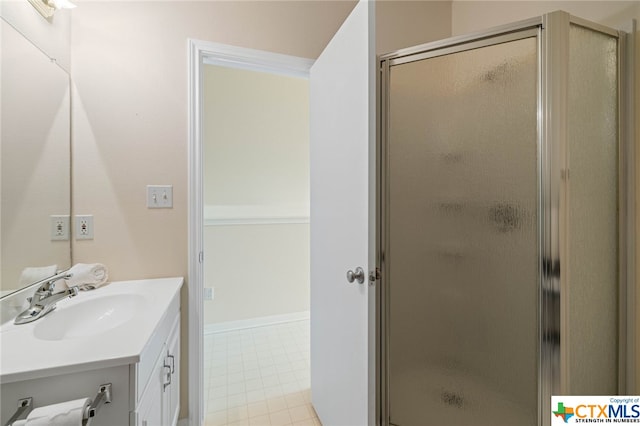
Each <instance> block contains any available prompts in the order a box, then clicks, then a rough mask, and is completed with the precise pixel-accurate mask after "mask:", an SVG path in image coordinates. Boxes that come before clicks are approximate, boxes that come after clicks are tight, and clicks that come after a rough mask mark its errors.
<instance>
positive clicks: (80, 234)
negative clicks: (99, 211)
mask: <svg viewBox="0 0 640 426" xmlns="http://www.w3.org/2000/svg"><path fill="white" fill-rule="evenodd" d="M75 224H76V226H75V231H76V233H75V236H76V240H93V216H92V215H76V220H75Z"/></svg>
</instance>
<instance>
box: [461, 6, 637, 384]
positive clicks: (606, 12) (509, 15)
mask: <svg viewBox="0 0 640 426" xmlns="http://www.w3.org/2000/svg"><path fill="white" fill-rule="evenodd" d="M452 8H453V20H452V30H453V35H458V34H464V33H467V32H472V31H477V30H481V29H483V28H488V27H491V26H496V25H501V24H506V23H509V22H513V21H517V20H521V19H526V18H531V17H535V16H540V15H542V14H545V13H548V12H552V11H554V10H564V11H566V12H569V13H571V14H573V15H575V16H578V17H581V18H584V19H588V20H591V21H595V22H599V23H601V24H604V25H608V26H611V27H614V28H620V27H621V26H625V25H626V24H628V23H629V21H630V20H631V19H636V20H637V21H638V22H640V2H638V1H626V2H621V1H539V2H533V1H493V2H492V1H454V2H453V6H452ZM635 43H636V51H635V56H636V67H635V69H636V75H635V79H636V91H635V105H636V118H635V123H636V131H635V132H636V147H637V146H640V108H639V107H638V106H640V84H638V82H640V31H638V32H636V35H635ZM636 164H637V166H636V169H637V170H640V157H638V156H636ZM637 179H638V180H637V183H636V190H637V191H638V192H637V195H636V199H637V200H640V174H639V175H637ZM636 222H637V225H636V229H638V230H640V214H639V215H637V220H636ZM636 238H640V236H636ZM636 254H637V256H638V258H637V261H636V263H637V264H640V250H638V251H637V253H636ZM636 297H637V301H636V306H640V282H636ZM636 333H637V337H636V353H637V354H640V315H637V314H636ZM639 389H640V358H639V359H638V360H637V363H636V393H637V392H638V390H639Z"/></svg>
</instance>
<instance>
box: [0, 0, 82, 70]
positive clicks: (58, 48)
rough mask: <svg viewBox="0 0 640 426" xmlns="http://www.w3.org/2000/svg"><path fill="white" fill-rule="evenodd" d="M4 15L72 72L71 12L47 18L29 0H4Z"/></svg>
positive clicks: (1, 3) (0, 11)
mask: <svg viewBox="0 0 640 426" xmlns="http://www.w3.org/2000/svg"><path fill="white" fill-rule="evenodd" d="M0 16H2V17H3V18H4V19H6V20H7V22H9V23H10V24H11V25H12V26H13V27H15V28H16V29H17V30H18V31H19V32H20V33H21V34H23V35H24V36H25V37H26V38H27V39H29V40H31V42H32V43H34V44H35V45H36V46H38V47H39V48H40V49H42V50H43V51H44V52H45V53H46V54H47V55H48V56H49V57H51V58H55V59H56V62H57V63H58V65H60V66H61V67H62V68H64V69H65V70H67V71H68V70H69V67H70V65H71V45H70V39H71V13H70V11H69V10H61V11H59V12H57V13H56V14H55V15H54V16H53V17H51V18H49V19H45V18H44V17H42V15H40V14H39V13H38V12H37V11H36V9H35V8H34V7H33V6H31V4H30V3H29V2H28V1H18V0H3V1H0Z"/></svg>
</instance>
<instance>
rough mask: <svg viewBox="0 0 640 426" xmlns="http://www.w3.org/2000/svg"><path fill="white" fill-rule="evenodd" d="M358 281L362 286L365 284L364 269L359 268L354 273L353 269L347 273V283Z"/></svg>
mask: <svg viewBox="0 0 640 426" xmlns="http://www.w3.org/2000/svg"><path fill="white" fill-rule="evenodd" d="M356 280H357V281H358V283H360V284H362V283H363V282H364V269H362V268H361V267H359V266H358V267H357V268H356V271H355V272H353V271H352V270H351V269H349V270H348V271H347V281H349V282H350V283H352V282H354V281H356Z"/></svg>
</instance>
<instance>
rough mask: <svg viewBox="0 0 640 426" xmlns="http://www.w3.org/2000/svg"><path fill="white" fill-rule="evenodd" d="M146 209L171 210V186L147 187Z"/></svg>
mask: <svg viewBox="0 0 640 426" xmlns="http://www.w3.org/2000/svg"><path fill="white" fill-rule="evenodd" d="M147 208H150V209H171V208H173V186H172V185H147Z"/></svg>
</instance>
